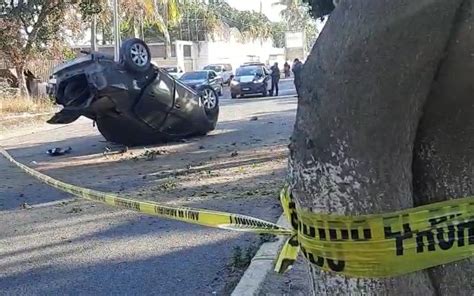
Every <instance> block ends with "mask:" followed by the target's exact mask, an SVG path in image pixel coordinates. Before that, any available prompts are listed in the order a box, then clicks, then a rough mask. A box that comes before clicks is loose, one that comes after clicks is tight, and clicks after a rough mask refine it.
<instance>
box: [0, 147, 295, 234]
mask: <svg viewBox="0 0 474 296" xmlns="http://www.w3.org/2000/svg"><path fill="white" fill-rule="evenodd" d="M0 154H2V155H3V156H4V157H5V158H6V159H8V160H9V161H10V162H12V163H13V164H15V165H16V166H17V167H18V168H20V169H22V170H23V171H24V172H25V173H27V174H28V175H30V176H33V177H35V178H37V179H38V180H40V181H42V182H43V183H45V184H47V185H50V186H51V187H54V188H56V189H59V190H61V191H64V192H67V193H70V194H72V195H74V196H77V197H81V198H84V199H87V200H92V201H96V202H101V203H104V204H107V205H110V206H114V207H119V208H124V209H128V210H133V211H136V212H140V213H145V214H149V215H154V216H159V217H163V218H168V219H173V220H178V221H182V222H187V223H193V224H198V225H203V226H209V227H217V228H222V229H228V230H236V231H245V232H253V233H262V234H264V233H271V234H275V235H289V234H292V233H293V230H291V229H287V228H284V227H281V226H279V225H277V224H275V223H271V222H267V221H264V220H261V219H257V218H253V217H249V216H245V215H239V214H230V213H226V212H219V211H211V210H202V209H193V208H187V207H176V206H168V205H162V204H158V203H155V202H150V201H139V200H135V199H130V198H123V197H119V196H117V195H114V194H111V193H105V192H100V191H96V190H91V189H87V188H82V187H79V186H75V185H71V184H67V183H64V182H61V181H59V180H56V179H54V178H51V177H49V176H46V175H45V174H42V173H40V172H38V171H35V170H34V169H31V168H29V167H28V166H26V165H24V164H21V163H19V162H18V161H16V160H15V159H13V157H11V156H10V154H8V152H7V151H5V150H4V149H3V148H1V147H0Z"/></svg>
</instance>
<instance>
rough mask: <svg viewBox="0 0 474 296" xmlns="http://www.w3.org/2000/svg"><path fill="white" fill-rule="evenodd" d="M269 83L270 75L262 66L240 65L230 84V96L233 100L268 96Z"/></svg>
mask: <svg viewBox="0 0 474 296" xmlns="http://www.w3.org/2000/svg"><path fill="white" fill-rule="evenodd" d="M270 83H271V80H270V73H269V71H268V70H267V68H266V67H265V66H264V65H263V64H258V65H254V64H249V65H242V66H241V67H239V68H238V69H237V71H235V77H234V78H233V79H232V81H231V82H230V94H231V97H232V98H233V99H235V98H237V96H244V95H250V94H261V95H262V96H264V97H265V96H267V95H268V89H269V88H270V86H271V85H270Z"/></svg>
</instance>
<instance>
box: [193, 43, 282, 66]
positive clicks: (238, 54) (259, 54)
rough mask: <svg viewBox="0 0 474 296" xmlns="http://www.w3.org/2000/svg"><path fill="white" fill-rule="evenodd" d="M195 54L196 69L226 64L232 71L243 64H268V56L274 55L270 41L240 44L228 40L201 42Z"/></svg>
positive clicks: (196, 47)
mask: <svg viewBox="0 0 474 296" xmlns="http://www.w3.org/2000/svg"><path fill="white" fill-rule="evenodd" d="M195 52H196V53H197V67H198V68H199V69H202V67H204V66H206V65H208V64H214V63H228V64H231V65H232V67H233V68H234V69H236V68H238V67H239V66H240V65H242V64H243V63H245V62H251V61H259V62H262V63H268V62H269V56H270V54H275V48H274V47H273V43H272V41H271V40H265V41H260V40H252V41H246V42H241V41H240V40H237V39H234V38H230V40H228V41H203V42H199V44H198V45H196V46H195Z"/></svg>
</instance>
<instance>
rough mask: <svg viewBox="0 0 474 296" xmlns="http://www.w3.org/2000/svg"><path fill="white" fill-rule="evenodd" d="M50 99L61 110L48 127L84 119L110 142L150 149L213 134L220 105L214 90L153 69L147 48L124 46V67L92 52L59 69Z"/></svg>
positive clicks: (133, 44)
mask: <svg viewBox="0 0 474 296" xmlns="http://www.w3.org/2000/svg"><path fill="white" fill-rule="evenodd" d="M53 77H54V84H53V85H51V86H50V87H49V92H50V95H51V96H53V97H54V99H55V100H56V103H57V104H59V105H62V106H63V109H62V110H61V111H60V112H59V113H57V114H55V115H54V116H53V117H52V118H51V119H50V120H48V123H51V124H69V123H72V122H74V121H75V120H77V119H78V118H79V117H80V116H85V117H88V118H90V119H92V120H94V121H95V122H96V123H97V127H98V129H99V131H100V133H101V134H102V135H103V136H104V137H105V138H106V139H107V140H108V141H111V142H115V143H120V144H124V145H128V146H134V145H146V144H153V143H158V142H164V141H172V140H176V139H179V138H184V137H190V136H195V135H205V134H207V133H208V132H210V131H212V130H214V129H215V127H216V124H217V120H218V117H219V100H218V96H217V93H216V92H215V90H214V89H212V88H211V87H204V88H201V89H199V90H197V91H196V90H193V89H191V88H189V87H187V86H186V85H184V84H182V83H181V82H179V81H177V80H175V79H174V78H173V77H172V76H170V75H169V74H168V73H167V72H166V71H164V70H162V69H160V68H158V67H156V66H154V65H153V64H151V55H150V50H149V48H148V46H147V45H146V44H145V43H144V42H143V41H142V40H140V39H129V40H126V41H125V42H124V43H123V44H122V47H121V50H120V62H118V63H117V62H114V59H113V57H112V56H109V55H106V54H102V53H98V52H91V53H86V54H85V55H84V56H81V57H79V58H76V59H74V60H72V61H70V62H68V63H66V64H64V65H61V66H59V67H58V68H56V69H55V71H54V73H53Z"/></svg>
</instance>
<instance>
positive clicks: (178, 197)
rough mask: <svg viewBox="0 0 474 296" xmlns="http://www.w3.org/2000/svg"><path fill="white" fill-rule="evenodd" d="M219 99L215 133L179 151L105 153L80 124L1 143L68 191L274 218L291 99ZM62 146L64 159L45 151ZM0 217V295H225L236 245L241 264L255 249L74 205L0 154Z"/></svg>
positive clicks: (224, 234) (92, 131) (230, 236)
mask: <svg viewBox="0 0 474 296" xmlns="http://www.w3.org/2000/svg"><path fill="white" fill-rule="evenodd" d="M285 94H288V95H290V94H294V89H292V82H291V81H284V82H282V91H281V95H285ZM221 103H222V108H221V110H222V112H221V117H220V122H219V125H218V128H217V130H216V131H214V132H212V133H211V134H210V135H208V136H206V137H202V138H195V139H190V140H187V141H184V142H180V143H170V144H166V145H158V146H155V147H147V148H146V149H145V148H143V147H138V148H134V149H131V150H129V151H128V152H125V153H116V154H114V153H113V152H114V147H112V148H111V149H112V151H111V152H110V153H107V154H104V153H103V152H104V151H106V147H107V145H108V144H107V143H105V142H104V140H103V138H102V137H101V136H100V134H99V133H98V131H97V129H96V128H95V127H93V126H92V123H91V122H90V121H88V120H80V121H78V122H76V123H74V124H71V125H68V126H63V127H59V128H54V129H51V127H49V128H48V130H44V129H43V130H39V129H38V131H36V132H35V131H34V130H31V131H29V132H28V133H27V134H25V135H22V136H16V137H15V136H12V137H10V138H9V139H4V140H0V145H2V146H4V147H5V148H7V149H8V150H9V151H10V153H11V154H12V155H13V156H14V157H16V158H17V159H18V160H19V161H21V162H23V163H25V164H28V165H29V166H31V167H34V168H35V169H37V170H39V171H41V172H43V173H46V174H48V175H50V176H52V177H55V178H57V179H60V180H63V181H65V182H69V183H72V184H76V185H80V186H84V187H88V188H93V189H97V190H102V191H109V192H115V193H117V194H121V195H130V196H133V197H134V198H138V199H144V200H153V201H157V202H162V203H167V204H175V205H186V206H193V207H199V208H208V209H216V210H225V211H231V212H236V213H241V214H248V215H252V216H256V217H260V218H263V219H267V220H271V221H276V220H277V218H278V216H279V215H280V213H281V209H280V207H279V203H278V198H277V193H278V190H279V188H280V187H281V185H282V184H283V182H284V178H285V170H286V159H287V148H286V147H287V145H288V138H289V136H290V133H291V130H292V127H293V122H294V116H295V110H296V98H294V97H292V98H288V97H286V98H253V99H252V98H250V99H249V98H244V99H238V100H231V99H229V98H226V97H225V96H224V97H223V98H222V100H221ZM67 146H71V147H72V148H73V151H72V153H71V154H69V155H66V156H62V157H58V158H52V157H49V156H47V155H46V153H45V151H46V150H47V149H49V148H53V147H67ZM147 151H154V152H156V154H154V156H153V157H149V156H147V155H149V153H148V154H147ZM0 211H1V214H0V294H2V295H227V294H229V293H230V292H231V290H232V287H233V285H235V283H236V281H238V279H239V277H240V276H241V274H242V271H243V270H242V269H241V268H239V267H238V265H239V264H238V263H239V262H238V261H239V260H240V259H239V260H237V261H236V258H239V256H237V254H238V248H237V247H239V248H240V249H241V250H242V252H243V253H244V254H243V255H242V258H244V257H245V253H246V252H247V251H251V250H253V249H255V248H256V246H257V245H258V242H259V237H258V236H256V235H250V234H245V235H243V234H241V233H235V232H229V231H224V230H219V229H211V228H205V227H200V226H194V225H189V224H184V223H180V222H174V221H169V220H163V219H158V218H155V217H147V216H143V215H140V214H136V213H133V212H128V211H124V210H118V209H114V208H109V207H107V206H102V205H97V204H94V203H91V202H86V201H83V200H77V199H73V198H71V197H70V196H68V195H67V194H64V193H61V192H59V191H57V190H55V189H52V188H49V187H47V186H46V185H43V184H41V183H40V182H38V181H36V180H34V179H32V178H31V177H29V176H26V175H25V174H23V173H22V172H21V171H19V170H18V169H16V168H15V167H13V166H12V165H11V164H9V163H8V162H7V161H6V160H4V159H3V158H1V157H0ZM242 260H244V259H242ZM236 262H237V263H236Z"/></svg>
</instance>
